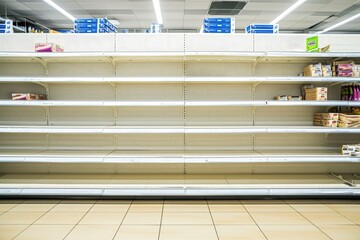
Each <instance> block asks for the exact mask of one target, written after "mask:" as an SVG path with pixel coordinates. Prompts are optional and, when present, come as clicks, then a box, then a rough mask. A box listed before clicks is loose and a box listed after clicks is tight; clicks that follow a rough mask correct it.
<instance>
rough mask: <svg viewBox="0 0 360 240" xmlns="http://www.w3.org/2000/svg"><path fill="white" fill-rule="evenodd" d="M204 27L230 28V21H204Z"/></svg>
mask: <svg viewBox="0 0 360 240" xmlns="http://www.w3.org/2000/svg"><path fill="white" fill-rule="evenodd" d="M204 27H206V28H231V24H230V23H204Z"/></svg>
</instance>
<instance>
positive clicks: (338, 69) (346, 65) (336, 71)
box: [332, 60, 355, 77]
mask: <svg viewBox="0 0 360 240" xmlns="http://www.w3.org/2000/svg"><path fill="white" fill-rule="evenodd" d="M354 65H355V63H354V61H353V60H349V61H336V62H333V63H332V72H333V76H337V77H352V76H353V66H354Z"/></svg>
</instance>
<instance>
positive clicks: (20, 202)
mask: <svg viewBox="0 0 360 240" xmlns="http://www.w3.org/2000/svg"><path fill="white" fill-rule="evenodd" d="M24 202H25V200H22V201H21V202H19V203H18V204H15V206H13V207H11V208H9V209H8V210H6V211H5V212H3V213H2V214H4V213H6V212H9V211H10V210H11V209H13V208H16V207H17V206H19V205H20V204H23V203H24ZM2 214H0V215H2Z"/></svg>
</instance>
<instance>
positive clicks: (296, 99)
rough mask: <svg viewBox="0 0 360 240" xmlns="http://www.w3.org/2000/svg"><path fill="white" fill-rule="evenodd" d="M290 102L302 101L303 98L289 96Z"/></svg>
mask: <svg viewBox="0 0 360 240" xmlns="http://www.w3.org/2000/svg"><path fill="white" fill-rule="evenodd" d="M288 100H289V101H301V100H303V98H302V96H288Z"/></svg>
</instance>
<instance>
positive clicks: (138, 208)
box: [129, 204, 163, 213]
mask: <svg viewBox="0 0 360 240" xmlns="http://www.w3.org/2000/svg"><path fill="white" fill-rule="evenodd" d="M162 209H163V204H131V206H130V209H129V213H132V212H139V213H141V212H144V213H146V212H148V213H159V212H162Z"/></svg>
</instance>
